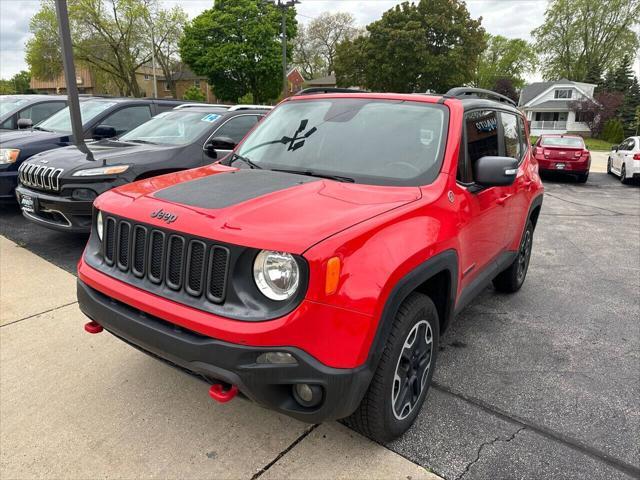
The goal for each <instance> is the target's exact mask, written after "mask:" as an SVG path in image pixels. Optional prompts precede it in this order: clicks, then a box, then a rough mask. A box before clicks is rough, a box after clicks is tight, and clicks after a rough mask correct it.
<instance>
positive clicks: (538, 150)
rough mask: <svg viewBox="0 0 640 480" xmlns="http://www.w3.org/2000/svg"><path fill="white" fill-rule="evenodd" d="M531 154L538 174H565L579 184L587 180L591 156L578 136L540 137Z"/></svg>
mask: <svg viewBox="0 0 640 480" xmlns="http://www.w3.org/2000/svg"><path fill="white" fill-rule="evenodd" d="M533 154H534V155H535V158H536V160H537V161H538V166H539V170H540V172H543V173H544V172H567V173H570V174H572V175H575V176H576V177H577V178H578V181H579V182H580V183H584V182H586V181H587V179H588V178H589V167H590V166H591V154H590V153H589V150H587V147H586V146H585V144H584V139H583V138H582V137H581V136H579V135H540V137H539V138H538V141H537V142H536V143H535V145H534V146H533Z"/></svg>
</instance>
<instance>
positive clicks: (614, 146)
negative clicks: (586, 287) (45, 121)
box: [18, 121, 620, 152]
mask: <svg viewBox="0 0 640 480" xmlns="http://www.w3.org/2000/svg"><path fill="white" fill-rule="evenodd" d="M19 125H20V122H19V121H18V126H19ZM619 147H620V145H611V150H613V151H614V152H617V151H618V148H619Z"/></svg>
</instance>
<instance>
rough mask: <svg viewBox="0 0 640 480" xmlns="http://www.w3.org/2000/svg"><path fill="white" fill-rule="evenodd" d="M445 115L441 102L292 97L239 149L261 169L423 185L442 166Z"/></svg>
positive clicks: (369, 181)
mask: <svg viewBox="0 0 640 480" xmlns="http://www.w3.org/2000/svg"><path fill="white" fill-rule="evenodd" d="M447 114H448V110H447V108H446V107H444V106H443V105H436V104H427V103H421V102H409V101H401V100H376V99H360V98H335V99H322V100H299V101H290V102H287V103H284V104H283V105H281V106H279V107H278V108H277V109H275V110H274V111H273V113H272V114H271V115H269V116H268V117H267V118H266V119H265V120H264V121H263V122H262V123H261V124H259V126H258V127H257V128H256V130H254V132H253V133H252V134H250V135H249V137H247V139H246V140H245V141H244V143H242V145H241V146H240V148H239V149H238V151H237V152H236V153H237V155H239V156H240V157H244V158H245V159H248V160H249V161H250V162H251V163H253V164H254V166H256V167H259V168H266V169H271V170H278V169H280V170H293V171H299V172H301V173H305V172H306V173H307V174H310V173H309V172H313V173H314V174H324V175H327V176H328V175H333V176H342V177H347V178H350V179H353V180H354V181H356V182H358V183H366V184H373V185H424V184H427V183H430V182H432V181H433V180H434V179H435V177H436V176H437V174H438V171H439V170H440V164H441V159H442V150H443V149H444V142H445V137H446V135H445V133H446V131H445V128H446V127H445V125H446V120H447Z"/></svg>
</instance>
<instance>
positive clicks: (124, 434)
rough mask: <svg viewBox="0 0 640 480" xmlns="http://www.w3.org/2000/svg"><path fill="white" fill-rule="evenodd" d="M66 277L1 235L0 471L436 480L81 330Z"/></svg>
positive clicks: (331, 429)
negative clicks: (213, 396) (214, 394)
mask: <svg viewBox="0 0 640 480" xmlns="http://www.w3.org/2000/svg"><path fill="white" fill-rule="evenodd" d="M85 322H86V318H85V317H84V315H82V313H80V311H79V309H78V306H77V303H76V298H75V277H74V276H73V275H70V274H68V273H66V272H64V271H63V270H61V269H59V268H58V267H55V266H54V265H52V264H50V263H49V262H47V261H45V260H43V259H42V258H40V257H38V256H36V255H34V254H32V253H30V252H28V251H27V250H25V249H23V248H21V247H19V246H18V245H16V244H15V243H13V242H10V241H9V240H6V239H5V238H4V237H1V236H0V325H1V326H0V478H7V479H9V478H96V477H101V478H205V477H206V478H216V479H217V478H232V479H251V478H259V477H260V478H264V479H267V478H269V479H276V478H278V479H279V478H305V479H312V478H350V479H354V478H367V479H377V478H380V479H382V478H384V479H393V478H397V479H408V478H410V479H412V480H416V479H430V480H435V479H437V478H439V477H437V476H436V475H433V474H431V473H429V472H428V471H426V470H425V469H424V468H422V467H420V466H418V465H415V464H413V463H411V462H410V461H408V460H406V459H405V458H403V457H402V456H400V455H398V454H396V453H394V452H392V451H390V450H388V449H386V448H384V447H382V446H380V445H378V444H375V443H373V442H370V441H369V440H367V439H365V438H363V437H361V436H360V435H358V434H356V433H354V432H352V431H351V430H349V429H347V428H345V427H344V426H342V425H340V424H338V423H335V422H334V423H329V424H323V425H320V426H310V425H306V424H303V423H300V422H298V421H296V420H293V419H290V418H288V417H285V416H282V415H279V414H276V413H274V412H271V411H269V410H265V409H263V408H261V407H259V406H258V405H255V404H253V403H251V402H249V401H246V400H242V399H236V400H234V401H233V402H231V403H229V404H226V405H220V404H217V403H215V402H213V401H212V400H210V399H209V397H208V395H207V386H206V385H205V384H204V383H202V382H200V381H198V380H196V379H195V378H192V377H190V376H188V375H185V374H183V373H181V372H178V371H176V370H175V369H173V368H171V367H168V366H166V365H164V364H162V363H161V362H158V361H156V360H154V359H152V358H149V357H148V356H146V355H144V354H142V353H140V352H138V351H137V350H135V349H133V348H131V347H129V346H128V345H125V344H124V343H123V342H121V341H120V340H117V339H115V338H114V337H113V336H111V335H110V334H106V333H105V334H102V335H94V336H91V335H88V334H86V333H85V332H84V331H83V329H82V325H83V324H84V323H85Z"/></svg>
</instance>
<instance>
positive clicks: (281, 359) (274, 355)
mask: <svg viewBox="0 0 640 480" xmlns="http://www.w3.org/2000/svg"><path fill="white" fill-rule="evenodd" d="M256 363H275V364H278V365H292V364H295V363H298V362H296V359H295V358H294V356H293V355H291V354H290V353H287V352H265V353H261V354H260V355H258V358H257V360H256Z"/></svg>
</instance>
